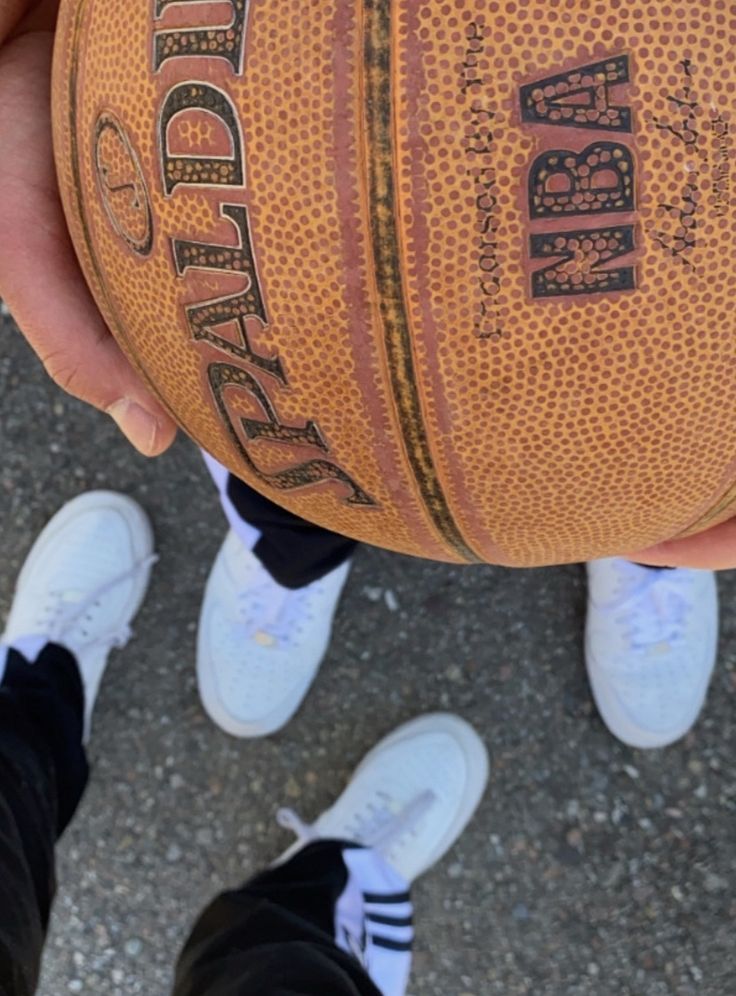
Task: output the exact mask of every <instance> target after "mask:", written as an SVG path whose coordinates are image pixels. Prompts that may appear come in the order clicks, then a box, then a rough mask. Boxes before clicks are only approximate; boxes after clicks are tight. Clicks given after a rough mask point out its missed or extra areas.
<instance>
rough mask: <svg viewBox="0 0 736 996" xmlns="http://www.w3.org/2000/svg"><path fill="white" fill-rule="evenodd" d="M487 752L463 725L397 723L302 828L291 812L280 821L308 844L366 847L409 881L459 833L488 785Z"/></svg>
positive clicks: (435, 720)
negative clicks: (348, 843) (324, 842)
mask: <svg viewBox="0 0 736 996" xmlns="http://www.w3.org/2000/svg"><path fill="white" fill-rule="evenodd" d="M488 770H489V763H488V752H487V751H486V748H485V746H484V744H483V741H482V740H481V739H480V737H479V736H478V734H477V733H476V732H475V730H474V729H473V728H472V726H470V725H469V724H468V723H466V722H465V720H463V719H460V718H459V717H458V716H451V715H449V714H447V713H431V714H430V715H427V716H421V717H420V718H419V719H415V720H412V721H411V722H409V723H405V724H404V725H403V726H400V727H399V728H398V729H397V730H395V731H394V732H393V733H390V734H389V735H388V736H387V737H385V739H383V740H382V741H381V742H380V743H379V744H378V745H377V746H376V747H374V748H373V750H371V751H370V752H369V753H368V754H367V755H366V756H365V758H364V759H363V760H362V762H361V763H360V765H359V766H358V767H357V768H356V770H355V772H354V774H353V777H352V779H351V780H350V782H349V784H348V786H347V788H346V789H345V791H344V792H343V793H342V795H341V796H340V798H339V799H338V800H337V802H335V804H334V805H333V806H331V807H330V808H329V809H328V810H326V811H325V812H324V813H322V815H321V816H320V817H319V818H318V819H317V820H316V822H315V823H314V824H312V825H311V826H308V825H306V824H304V823H303V822H302V821H301V820H300V819H299V818H298V817H297V816H296V815H295V814H294V813H293V812H292V811H291V810H289V809H283V810H281V811H280V813H279V822H280V823H281V824H282V826H286V827H288V828H289V829H291V830H294V832H295V833H297V835H298V836H299V838H300V839H299V840H298V841H297V842H296V844H294V846H293V847H292V848H290V849H289V851H287V852H286V854H285V855H284V856H283V858H282V859H281V861H286V860H288V858H290V857H291V856H292V855H293V854H294V853H295V852H296V851H297V850H299V849H300V848H301V847H303V846H304V844H305V843H306V842H308V841H313V840H324V839H337V840H349V841H353V842H355V843H358V844H362V845H364V846H365V847H370V848H373V849H374V850H375V851H377V852H378V853H379V854H380V855H381V856H382V857H383V859H384V860H385V861H386V862H387V863H388V864H389V865H390V866H391V867H392V868H393V869H394V870H395V871H396V872H398V874H399V875H400V876H401V877H402V879H404V880H405V881H406V882H412V881H413V880H414V879H415V878H417V876H419V875H422V874H423V873H424V872H425V871H427V869H428V868H431V867H432V865H433V864H435V863H436V862H437V861H439V860H440V858H441V857H442V855H443V854H444V853H445V852H446V851H447V850H449V848H450V847H452V845H453V844H454V843H455V841H456V840H457V838H458V837H459V836H460V834H461V833H462V832H463V830H464V829H465V827H466V826H467V824H468V822H469V821H470V819H471V817H472V816H473V813H474V812H475V810H476V809H477V807H478V804H479V803H480V800H481V798H482V796H483V792H484V791H485V787H486V784H487V782H488Z"/></svg>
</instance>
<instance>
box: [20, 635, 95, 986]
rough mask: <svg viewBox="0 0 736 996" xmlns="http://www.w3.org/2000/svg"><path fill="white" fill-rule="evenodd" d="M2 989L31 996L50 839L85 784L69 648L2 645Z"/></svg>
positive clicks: (51, 886)
mask: <svg viewBox="0 0 736 996" xmlns="http://www.w3.org/2000/svg"><path fill="white" fill-rule="evenodd" d="M0 673H2V682H0V911H3V912H2V913H0V992H1V993H3V996H6V994H7V996H30V994H31V993H33V992H34V990H35V988H36V983H37V981H38V971H39V966H40V962H41V951H42V948H43V942H44V938H45V935H46V928H47V926H48V921H49V913H50V910H51V903H52V900H53V897H54V892H55V888H56V878H55V873H54V844H55V842H56V840H57V839H58V838H59V836H60V835H61V834H62V833H63V831H64V829H65V828H66V826H67V824H68V823H69V821H70V820H71V818H72V816H73V815H74V811H75V810H76V808H77V805H78V803H79V800H80V799H81V797H82V793H83V792H84V788H85V785H86V784H87V775H88V769H87V760H86V757H85V752H84V747H83V746H82V733H83V726H84V693H83V689H82V681H81V678H80V675H79V671H78V669H77V665H76V662H75V660H74V657H73V656H72V654H70V653H69V651H67V650H65V649H63V648H62V647H60V646H56V645H54V644H48V645H46V646H45V647H44V648H43V649H42V650H41V651H40V653H39V654H38V655H37V656H36V657H35V661H34V663H33V664H31V663H29V661H28V660H27V659H26V658H25V657H24V656H23V655H22V654H21V653H20V652H19V651H17V650H14V649H11V648H9V647H4V646H2V645H0Z"/></svg>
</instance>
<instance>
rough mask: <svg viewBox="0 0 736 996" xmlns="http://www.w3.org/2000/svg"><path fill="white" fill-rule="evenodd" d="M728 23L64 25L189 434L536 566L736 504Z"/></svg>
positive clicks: (64, 135)
mask: <svg viewBox="0 0 736 996" xmlns="http://www.w3.org/2000/svg"><path fill="white" fill-rule="evenodd" d="M734 52H736V8H735V7H734V5H733V4H732V3H729V2H727V0H699V2H698V3H685V2H657V3H653V2H649V3H645V2H634V0H608V2H592V0H591V2H583V0H556V2H551V0H312V2H306V3H305V2H304V0H218V2H215V0H213V2H209V3H208V2H200V0H115V2H114V3H110V2H109V0H65V2H63V3H62V5H61V19H60V25H59V30H58V37H57V49H56V61H55V78H54V119H55V120H54V127H55V142H56V153H57V160H58V169H59V176H60V184H61V190H62V195H63V198H64V203H65V208H66V212H67V216H68V220H69V226H70V229H71V232H72V236H73V238H74V242H75V245H76V248H77V251H78V253H79V257H80V260H81V263H82V266H83V268H84V271H85V273H86V275H87V279H88V280H89V283H90V286H91V287H92V289H93V292H94V294H95V296H96V299H97V301H98V303H99V306H100V308H101V310H102V312H103V314H104V315H105V317H106V319H107V321H108V323H109V325H110V328H111V329H112V331H113V333H114V334H115V336H116V337H117V338H118V340H119V341H120V343H121V345H122V346H123V348H124V349H125V351H126V352H127V354H128V355H129V356H130V358H131V359H132V360H133V361H134V362H135V363H136V365H137V367H138V368H139V369H140V371H141V373H142V374H143V375H144V376H145V378H146V379H147V381H148V382H149V383H150V385H151V386H152V388H153V389H154V390H155V391H156V393H157V395H158V396H159V397H160V398H161V399H162V401H163V402H164V403H165V405H166V406H167V407H168V409H169V410H170V411H171V413H172V415H173V416H174V417H175V418H176V419H177V421H178V422H179V423H180V424H181V425H182V426H183V427H184V428H185V429H186V431H187V432H188V433H189V434H190V435H191V436H192V437H193V438H194V439H195V440H197V442H198V443H200V444H201V445H202V446H203V447H205V448H206V449H207V450H208V451H209V452H211V453H212V454H213V455H214V456H215V457H216V458H217V459H218V460H220V461H221V462H222V463H225V464H227V465H228V466H229V467H230V468H231V469H232V470H233V471H234V472H235V473H236V474H238V475H239V476H240V477H242V478H243V479H244V480H245V481H247V482H248V483H249V484H251V485H253V486H254V487H255V488H257V489H258V490H260V491H261V492H263V493H264V494H266V495H267V496H268V497H270V498H272V499H274V500H275V501H277V502H279V503H281V504H282V505H284V506H286V507H287V508H289V509H291V510H292V511H294V512H296V513H298V514H299V515H301V516H304V517H305V518H307V519H310V520H312V521H315V522H317V523H320V524H323V525H326V526H328V527H330V528H332V529H334V530H337V531H339V532H341V533H345V534H347V535H350V536H354V537H357V538H358V539H361V540H365V541H367V542H369V543H376V544H379V545H381V546H386V547H389V548H392V549H395V550H401V551H405V552H407V553H412V554H418V555H421V556H425V557H431V558H435V559H443V560H450V561H458V562H468V561H469V562H477V561H492V562H498V563H504V564H513V565H534V564H544V563H551V562H562V561H572V560H582V559H587V558H592V557H599V556H603V555H606V554H614V553H621V552H624V551H626V550H632V549H636V548H638V547H642V546H645V545H648V544H651V543H653V542H656V541H659V540H662V539H665V538H670V537H672V536H675V535H681V534H684V533H687V532H692V531H696V530H699V529H702V528H704V527H706V526H707V525H710V524H715V523H716V522H719V521H722V520H723V519H725V518H728V517H729V516H730V515H731V514H732V513H733V508H732V505H733V503H734V499H735V498H736V417H735V416H734V412H732V410H731V402H732V400H733V399H734V396H735V395H736V392H735V390H734V388H735V387H736V340H735V338H734V321H735V319H734V310H735V309H734V290H736V263H735V262H734V258H735V257H734V246H736V225H735V215H734V191H733V185H734V176H733V171H734V155H735V154H736V132H735V131H734V120H733V118H732V114H733V111H734V108H735V107H736V59H735V58H734Z"/></svg>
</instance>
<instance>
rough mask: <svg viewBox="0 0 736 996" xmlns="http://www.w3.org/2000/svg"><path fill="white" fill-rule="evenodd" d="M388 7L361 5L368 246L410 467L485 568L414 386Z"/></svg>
mask: <svg viewBox="0 0 736 996" xmlns="http://www.w3.org/2000/svg"><path fill="white" fill-rule="evenodd" d="M391 7H392V3H391V0H364V12H365V20H364V48H363V53H364V59H365V127H366V147H367V149H368V150H369V154H368V156H367V173H368V195H369V217H370V229H371V242H372V247H373V262H374V269H375V280H376V286H377V289H378V298H379V302H380V310H381V318H382V321H383V329H384V341H385V347H386V355H387V358H388V368H389V375H390V378H391V388H392V391H393V397H394V403H395V405H396V410H397V413H398V421H399V427H400V430H401V433H402V436H403V440H404V446H405V449H406V454H407V457H408V460H409V465H410V467H411V469H412V473H413V474H414V478H415V480H416V482H417V484H418V486H419V491H420V494H421V498H422V502H423V504H424V507H425V509H426V510H427V512H428V514H429V516H430V518H431V520H432V522H433V523H434V525H435V528H436V529H437V531H438V532H439V534H440V536H441V537H442V539H443V540H444V541H445V542H446V543H447V544H448V546H449V547H450V548H451V549H452V550H454V551H455V553H457V554H458V555H459V556H461V557H462V558H463V560H466V561H468V562H470V563H483V562H484V561H483V558H481V557H479V556H478V555H477V554H476V553H475V552H474V551H473V550H472V549H471V548H470V547H469V546H468V544H467V542H466V541H465V539H464V537H463V536H462V533H461V532H460V529H459V527H458V525H457V523H456V521H455V519H454V516H453V514H452V511H451V509H450V506H449V503H448V501H447V498H446V496H445V494H444V491H443V489H442V484H441V482H440V479H439V475H438V473H437V468H436V467H435V464H434V460H433V458H432V452H431V449H430V446H429V439H428V436H427V430H426V426H425V424H424V417H423V414H422V406H421V400H420V397H419V391H418V390H417V384H416V375H415V365H414V355H413V349H412V337H411V330H410V328H409V319H408V313H407V306H406V301H405V298H404V286H403V281H402V277H401V268H400V263H399V260H400V247H399V235H398V230H397V223H396V203H395V196H394V143H393V138H392V134H393V103H392V96H393V93H392V91H393V87H392V74H391V69H392V61H393V52H392V45H391Z"/></svg>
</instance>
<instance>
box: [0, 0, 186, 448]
mask: <svg viewBox="0 0 736 996" xmlns="http://www.w3.org/2000/svg"><path fill="white" fill-rule="evenodd" d="M57 8H58V0H50V2H46V0H44V2H42V3H40V4H39V3H38V2H33V0H0V148H1V149H2V157H0V231H2V239H0V295H1V296H2V297H3V298H4V300H5V301H6V302H7V304H8V306H9V307H10V309H11V311H12V313H13V315H14V317H15V319H16V320H17V321H18V323H19V324H20V326H21V328H22V330H23V332H24V334H25V336H26V338H27V339H28V342H29V343H30V345H31V346H32V348H33V349H34V350H35V352H36V353H37V354H38V356H39V357H40V359H41V360H42V362H43V363H44V366H45V367H46V369H47V371H48V373H49V374H50V376H51V377H52V378H53V379H54V380H55V381H56V383H57V384H59V386H60V387H62V388H64V390H66V391H68V392H69V393H70V394H73V395H74V396H76V397H78V398H81V399H82V400H83V401H87V402H89V403H90V404H92V405H94V406H95V407H96V408H99V409H101V410H102V411H105V412H107V413H108V414H109V415H111V416H112V417H113V418H114V419H115V421H116V422H117V423H118V425H119V426H120V428H121V430H122V431H123V432H124V433H125V435H126V436H127V437H128V439H130V441H131V442H132V443H133V445H134V446H136V448H137V449H139V450H140V451H141V452H142V453H144V454H145V455H147V456H154V455H156V454H158V453H161V452H162V451H163V450H165V449H166V448H167V447H168V446H169V444H170V443H171V441H172V440H173V437H174V433H175V426H174V423H173V422H172V420H171V419H170V417H169V416H168V415H167V413H166V412H165V410H164V409H163V407H162V406H161V404H160V403H159V402H158V401H157V400H156V399H155V398H154V397H153V396H152V395H151V393H150V392H149V391H148V389H147V388H146V387H145V385H144V384H143V383H142V381H141V380H140V378H139V376H138V374H137V373H136V372H135V370H134V369H133V367H132V366H131V365H130V363H129V362H128V360H127V359H126V358H125V356H124V355H123V353H122V352H121V350H120V348H119V347H118V345H117V344H116V342H115V340H114V339H113V337H112V336H111V335H110V333H109V331H108V329H107V326H106V325H105V322H104V320H103V318H102V317H101V315H100V313H99V311H98V310H97V307H96V305H95V303H94V301H93V299H92V296H91V294H90V292H89V290H88V289H87V284H86V282H85V280H84V277H83V276H82V273H81V271H80V270H79V266H78V264H77V260H76V256H75V254H74V250H73V248H72V245H71V242H70V240H69V236H68V233H67V226H66V223H65V221H64V216H63V213H62V209H61V204H60V202H59V194H58V187H57V182H56V174H55V171H54V162H53V154H52V145H51V119H50V109H49V88H50V75H51V54H52V47H53V32H54V27H55V21H56V13H57Z"/></svg>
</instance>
